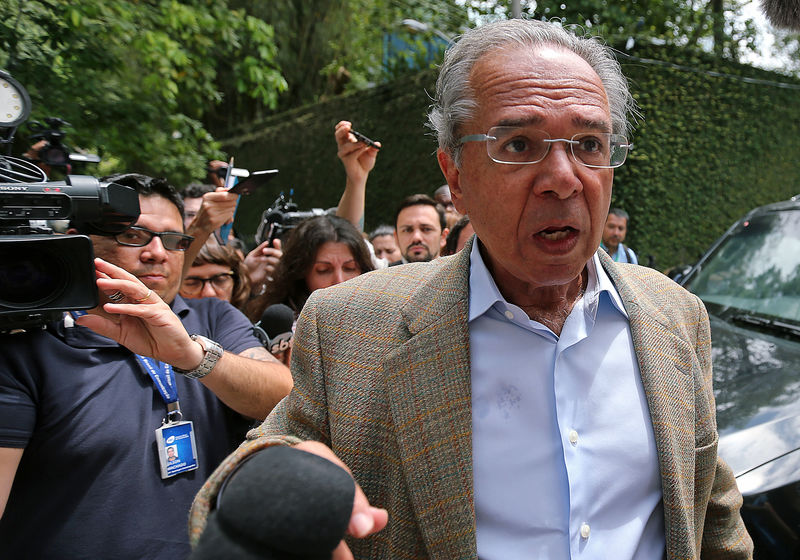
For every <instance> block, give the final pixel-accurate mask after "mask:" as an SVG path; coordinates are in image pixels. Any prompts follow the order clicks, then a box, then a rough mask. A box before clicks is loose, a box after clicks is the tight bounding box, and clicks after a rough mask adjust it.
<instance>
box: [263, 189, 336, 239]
mask: <svg viewBox="0 0 800 560" xmlns="http://www.w3.org/2000/svg"><path fill="white" fill-rule="evenodd" d="M324 214H327V212H326V211H325V210H323V209H322V208H312V209H311V210H306V211H300V210H299V209H298V206H297V204H295V203H294V202H293V201H292V199H291V196H290V197H289V199H288V200H287V199H286V198H285V197H284V196H283V193H281V194H280V196H279V197H278V198H277V199H276V200H275V202H273V203H272V206H270V207H269V208H267V209H266V210H264V213H263V214H261V222H260V223H259V224H258V229H257V230H256V235H255V241H256V245H261V244H262V243H263V242H264V241H269V246H270V247H271V246H272V242H273V241H275V240H276V239H281V240H283V238H284V236H286V235H287V234H288V233H289V231H291V230H292V229H294V228H295V227H296V226H297V224H299V223H300V222H302V221H303V220H307V219H308V218H313V217H315V216H322V215H324Z"/></svg>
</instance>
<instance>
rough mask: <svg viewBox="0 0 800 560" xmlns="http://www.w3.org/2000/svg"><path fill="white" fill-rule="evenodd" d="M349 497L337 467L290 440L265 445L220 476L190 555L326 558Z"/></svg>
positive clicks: (251, 559)
mask: <svg viewBox="0 0 800 560" xmlns="http://www.w3.org/2000/svg"><path fill="white" fill-rule="evenodd" d="M354 499H355V483H354V482H353V478H352V477H351V476H350V474H349V473H348V472H347V471H345V470H344V469H343V468H341V467H339V466H338V465H335V464H334V463H332V462H330V461H328V460H327V459H323V458H322V457H319V456H317V455H314V454H312V453H307V452H305V451H300V450H299V449H294V448H293V447H288V446H284V445H276V446H273V447H268V448H266V449H263V450H261V451H258V452H256V453H254V454H253V455H251V456H250V457H248V458H247V459H245V460H244V462H242V463H240V464H239V466H238V467H237V468H236V470H234V472H233V473H232V474H231V475H230V476H228V478H227V479H226V480H225V482H223V484H222V487H221V488H220V491H219V493H218V494H217V507H216V510H215V511H213V512H212V513H211V514H209V516H208V522H207V524H206V528H205V531H203V534H202V535H201V537H200V540H199V541H198V543H197V547H196V548H195V550H194V552H193V553H192V555H191V557H190V560H212V559H214V560H216V559H218V558H225V559H229V560H256V559H259V558H261V559H267V560H277V559H281V560H288V559H292V560H322V559H325V560H330V558H331V555H332V553H333V551H334V549H335V548H336V547H337V546H338V545H339V542H340V541H341V540H342V538H343V537H344V533H345V531H346V530H347V526H348V524H349V523H350V516H351V515H352V513H353V500H354Z"/></svg>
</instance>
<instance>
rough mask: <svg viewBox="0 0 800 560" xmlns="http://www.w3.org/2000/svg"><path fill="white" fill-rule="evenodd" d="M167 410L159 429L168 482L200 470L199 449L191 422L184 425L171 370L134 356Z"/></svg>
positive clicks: (163, 470)
mask: <svg viewBox="0 0 800 560" xmlns="http://www.w3.org/2000/svg"><path fill="white" fill-rule="evenodd" d="M134 355H135V356H136V360H137V361H138V362H139V364H140V365H141V366H142V369H144V370H145V371H146V372H147V374H148V375H149V376H150V379H152V380H153V385H154V386H155V388H156V390H157V391H158V393H159V395H161V398H162V399H163V400H164V404H165V405H166V407H167V415H166V416H165V417H164V419H163V420H162V421H161V426H160V427H159V428H157V429H156V444H157V445H158V460H159V463H160V464H161V478H169V477H171V476H175V475H176V474H180V473H182V472H186V471H192V470H194V469H196V468H197V446H196V444H195V440H194V429H193V426H192V422H190V421H184V420H183V415H182V414H181V407H180V403H179V402H178V387H177V385H176V384H175V372H173V371H172V366H171V365H169V364H165V363H164V362H159V361H157V360H154V359H152V358H148V357H147V356H140V355H139V354H134Z"/></svg>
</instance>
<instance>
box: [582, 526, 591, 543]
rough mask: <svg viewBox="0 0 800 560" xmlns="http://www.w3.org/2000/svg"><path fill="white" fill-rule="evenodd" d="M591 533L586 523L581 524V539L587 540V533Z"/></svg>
mask: <svg viewBox="0 0 800 560" xmlns="http://www.w3.org/2000/svg"><path fill="white" fill-rule="evenodd" d="M591 532H592V529H591V527H589V524H588V523H583V524H582V525H581V538H584V539H588V538H589V533H591Z"/></svg>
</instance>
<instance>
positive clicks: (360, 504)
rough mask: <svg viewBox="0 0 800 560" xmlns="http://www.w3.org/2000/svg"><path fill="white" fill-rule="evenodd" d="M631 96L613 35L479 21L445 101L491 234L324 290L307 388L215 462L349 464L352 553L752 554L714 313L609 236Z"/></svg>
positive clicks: (444, 144) (297, 372) (443, 148)
mask: <svg viewBox="0 0 800 560" xmlns="http://www.w3.org/2000/svg"><path fill="white" fill-rule="evenodd" d="M633 110H634V102H633V99H632V97H631V95H630V93H629V91H628V87H627V83H626V80H625V77H624V76H623V75H622V73H621V70H620V67H619V64H618V63H617V62H616V60H615V59H614V57H613V54H612V53H611V51H610V50H609V49H608V48H607V47H605V46H603V45H602V43H601V42H599V41H597V40H594V39H587V38H579V37H577V36H575V35H573V34H572V33H570V32H568V31H567V30H565V29H564V28H562V27H561V26H559V25H557V24H550V23H544V22H540V21H525V20H511V21H504V22H499V23H493V24H489V25H485V26H482V27H478V28H476V29H473V30H470V31H468V32H466V33H465V34H464V35H463V37H462V38H461V39H460V40H459V41H458V42H457V43H455V44H454V45H452V46H451V47H450V48H449V49H448V51H447V52H446V54H445V59H444V63H443V64H442V67H441V71H440V75H439V79H438V83H437V96H436V101H435V104H434V107H433V109H432V112H431V113H430V115H429V118H430V122H431V125H432V127H433V128H434V129H435V130H436V132H437V134H438V139H439V150H438V160H439V164H440V167H441V169H442V171H443V173H444V176H445V178H446V179H447V183H448V185H449V187H450V191H451V193H452V199H453V203H454V204H455V206H456V209H457V210H458V211H459V212H461V213H463V214H466V215H468V216H469V218H470V221H471V223H472V225H473V227H474V229H475V233H476V237H475V238H474V241H473V242H470V243H468V244H467V245H466V246H465V247H464V249H463V250H462V251H461V252H460V253H458V254H457V255H454V256H452V257H445V258H442V259H437V260H435V261H432V262H430V263H414V264H409V265H405V266H398V267H393V268H390V269H387V270H383V271H376V272H373V273H370V274H367V275H364V276H361V277H359V278H357V279H354V280H353V281H350V282H346V283H344V284H341V285H339V286H337V287H336V288H334V289H331V290H325V291H322V292H318V293H315V294H313V295H312V296H311V298H310V299H309V301H308V303H307V304H306V306H305V308H304V309H303V313H302V315H301V317H300V319H299V321H298V323H297V332H296V338H295V344H296V345H295V350H294V352H295V353H294V355H293V363H292V366H293V368H292V369H293V371H292V372H293V375H294V380H295V388H294V389H293V390H292V393H291V394H290V396H289V397H288V398H287V399H285V400H284V401H282V402H281V403H280V404H279V405H278V407H276V409H275V410H274V411H273V412H272V414H271V415H270V416H269V418H267V420H266V421H265V422H264V424H263V425H262V426H261V427H260V428H258V430H254V431H253V432H251V434H250V438H251V440H252V441H248V442H247V443H245V444H243V446H242V447H241V448H240V450H239V451H238V452H237V453H236V454H235V455H233V456H231V458H229V459H228V460H226V462H225V463H223V466H221V468H220V471H219V472H220V473H223V472H224V473H227V472H230V471H231V469H232V468H233V467H234V465H235V464H236V463H237V462H238V461H241V460H242V458H243V457H245V456H248V455H249V454H251V453H253V452H255V451H257V450H258V449H261V448H264V447H268V446H271V445H275V444H290V445H295V446H296V447H297V448H299V449H303V450H306V451H310V452H313V453H316V454H318V455H321V456H323V457H327V458H329V459H330V460H331V461H334V462H336V461H338V460H341V461H342V462H343V463H344V464H346V465H347V466H349V467H350V469H351V470H352V474H353V478H354V479H355V481H356V482H357V483H358V485H360V488H361V489H363V492H362V491H361V490H356V500H355V507H354V508H353V511H352V517H351V520H350V525H349V527H348V535H349V536H348V538H347V539H346V544H347V545H348V546H349V547H350V550H351V551H352V553H353V556H354V557H355V558H439V559H450V558H485V559H490V558H503V559H517V558H519V559H521V558H525V559H531V558H541V559H553V558H587V559H589V558H591V559H605V558H615V559H626V560H633V559H637V560H645V559H647V560H651V559H654V558H668V559H678V558H700V557H702V558H731V559H732V558H736V559H739V558H741V559H745V558H750V557H751V555H752V542H751V540H750V538H749V536H748V534H747V532H746V530H745V528H744V525H743V523H742V520H741V516H740V514H739V507H740V505H741V496H740V494H739V492H738V490H737V488H736V483H735V481H734V478H733V475H732V473H731V471H730V469H729V468H728V467H727V466H726V465H725V463H724V462H722V461H721V460H720V459H719V458H718V457H717V439H718V436H717V431H716V423H715V420H714V418H715V411H714V396H713V392H712V387H711V380H712V375H711V353H710V337H709V323H708V316H707V314H706V312H705V309H704V308H703V305H702V303H701V302H700V301H699V300H698V299H697V298H696V297H694V296H693V295H691V294H689V293H688V292H686V291H685V290H683V289H682V288H680V287H679V286H677V285H676V284H674V283H673V282H672V281H670V280H669V279H668V278H666V277H664V276H662V275H660V274H659V273H657V272H655V271H652V270H649V269H646V268H642V267H638V266H635V265H618V264H616V263H614V262H613V261H612V260H611V259H610V258H609V257H608V255H606V254H605V253H604V252H603V251H599V250H598V248H599V246H600V239H601V236H602V232H603V226H604V223H605V219H606V214H607V213H608V208H609V204H610V200H611V189H612V180H613V176H614V169H615V168H617V167H619V166H620V165H622V164H623V163H624V162H625V159H626V155H627V153H628V151H629V149H630V141H629V139H628V124H627V116H628V114H629V113H630V112H631V111H633ZM263 452H264V453H269V450H265V451H263ZM334 452H335V453H336V455H334V454H333V453H334ZM337 457H338V458H337ZM222 478H223V477H222V476H221V474H220V475H217V476H215V477H214V478H212V479H211V480H210V481H209V482H208V483H207V485H206V486H205V487H204V489H203V491H202V492H201V494H200V495H199V496H198V499H197V500H196V502H195V507H194V516H195V518H194V519H193V534H196V533H199V532H200V530H201V529H202V527H203V516H204V515H205V513H206V511H208V509H210V506H211V504H212V498H213V497H214V496H215V493H216V491H217V489H218V487H219V485H220V484H221V482H222ZM238 483H239V482H238V481H237V477H236V476H235V475H234V476H233V477H232V478H231V479H230V482H229V484H228V487H227V488H228V490H227V491H232V488H233V487H234V486H236V485H237V484H238ZM245 483H246V480H241V484H245ZM226 498H227V496H226V495H225V494H223V495H222V497H221V498H220V500H221V502H217V505H220V503H221V505H220V511H222V509H223V507H224V508H225V509H228V508H230V507H231V506H230V505H229V504H228V503H227V502H226ZM379 508H385V509H379ZM387 512H388V516H387ZM387 517H388V523H387ZM215 519H216V518H215ZM200 542H201V543H202V542H204V540H202V539H201V541H200ZM338 553H341V556H335V557H337V558H338V557H341V558H344V557H346V555H345V551H344V545H341V547H340V549H337V554H338Z"/></svg>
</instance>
